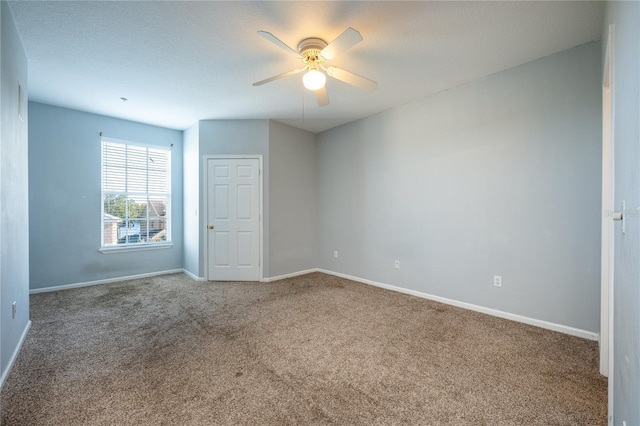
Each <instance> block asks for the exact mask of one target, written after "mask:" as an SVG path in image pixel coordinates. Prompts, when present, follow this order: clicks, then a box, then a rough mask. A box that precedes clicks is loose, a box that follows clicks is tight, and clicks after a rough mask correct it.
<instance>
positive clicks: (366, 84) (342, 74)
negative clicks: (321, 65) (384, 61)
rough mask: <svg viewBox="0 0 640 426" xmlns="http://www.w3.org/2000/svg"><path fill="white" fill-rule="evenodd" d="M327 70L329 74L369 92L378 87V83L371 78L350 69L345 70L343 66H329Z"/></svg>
mask: <svg viewBox="0 0 640 426" xmlns="http://www.w3.org/2000/svg"><path fill="white" fill-rule="evenodd" d="M326 71H327V74H328V75H329V76H331V77H333V78H335V79H338V80H340V81H344V82H345V83H347V84H350V85H352V86H356V87H358V88H360V89H362V90H366V91H368V92H373V91H374V90H376V89H377V88H378V83H376V82H375V81H373V80H369V79H368V78H365V77H362V76H361V75H358V74H354V73H352V72H350V71H347V70H343V69H342V68H337V67H329V68H327V69H326Z"/></svg>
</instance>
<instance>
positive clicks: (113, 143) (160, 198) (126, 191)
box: [101, 138, 171, 248]
mask: <svg viewBox="0 0 640 426" xmlns="http://www.w3.org/2000/svg"><path fill="white" fill-rule="evenodd" d="M170 219H171V151H170V150H169V149H162V148H150V147H146V146H142V145H139V144H135V143H132V142H126V141H120V140H115V139H108V138H102V220H101V222H102V226H101V233H102V247H103V248H120V247H122V248H128V247H137V248H142V247H151V246H153V245H160V244H167V243H170V242H171V220H170Z"/></svg>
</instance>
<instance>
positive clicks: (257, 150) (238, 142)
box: [198, 120, 269, 277]
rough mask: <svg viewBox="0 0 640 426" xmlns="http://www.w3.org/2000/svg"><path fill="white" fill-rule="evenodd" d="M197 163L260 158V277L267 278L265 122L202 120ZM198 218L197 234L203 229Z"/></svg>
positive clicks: (267, 233)
mask: <svg viewBox="0 0 640 426" xmlns="http://www.w3.org/2000/svg"><path fill="white" fill-rule="evenodd" d="M199 133H200V161H202V156H205V155H251V154H256V155H262V156H263V157H262V164H263V185H264V187H263V198H264V217H263V224H264V225H263V228H264V230H263V237H264V242H263V244H262V247H263V249H264V253H263V260H264V263H265V264H264V268H263V274H264V276H265V277H268V276H269V226H268V224H269V122H268V121H267V120H204V121H200V129H199ZM205 174H206V170H202V171H201V173H200V183H199V184H200V203H199V204H200V211H201V212H202V216H203V217H204V214H205V211H204V200H205V196H204V192H203V191H204V179H205ZM203 217H201V218H200V228H199V229H200V232H201V235H202V230H203V229H204V221H203ZM204 243H205V241H204V238H200V248H199V253H200V259H199V263H200V268H199V272H198V276H200V277H204Z"/></svg>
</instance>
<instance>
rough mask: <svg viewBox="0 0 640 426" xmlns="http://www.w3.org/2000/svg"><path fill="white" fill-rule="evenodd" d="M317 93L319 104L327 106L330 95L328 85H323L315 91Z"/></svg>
mask: <svg viewBox="0 0 640 426" xmlns="http://www.w3.org/2000/svg"><path fill="white" fill-rule="evenodd" d="M313 93H315V94H316V101H318V106H321V107H323V106H327V105H329V95H328V94H327V86H322V88H321V89H318V90H316V91H314V92H313Z"/></svg>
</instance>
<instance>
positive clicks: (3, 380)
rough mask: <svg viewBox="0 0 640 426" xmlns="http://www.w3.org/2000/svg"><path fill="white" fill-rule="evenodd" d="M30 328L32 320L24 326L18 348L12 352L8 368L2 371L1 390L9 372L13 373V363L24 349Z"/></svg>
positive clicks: (0, 378)
mask: <svg viewBox="0 0 640 426" xmlns="http://www.w3.org/2000/svg"><path fill="white" fill-rule="evenodd" d="M30 328H31V321H29V322H27V326H26V327H25V328H24V331H23V332H22V336H20V341H19V342H18V346H16V349H15V350H14V351H13V354H11V359H10V360H9V364H7V368H5V370H4V371H3V372H2V376H0V390H2V387H3V386H4V382H5V381H6V380H7V377H9V373H11V369H12V368H13V364H15V363H16V359H17V358H18V354H19V353H20V349H22V344H23V343H24V339H26V338H27V333H28V332H29V329H30Z"/></svg>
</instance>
